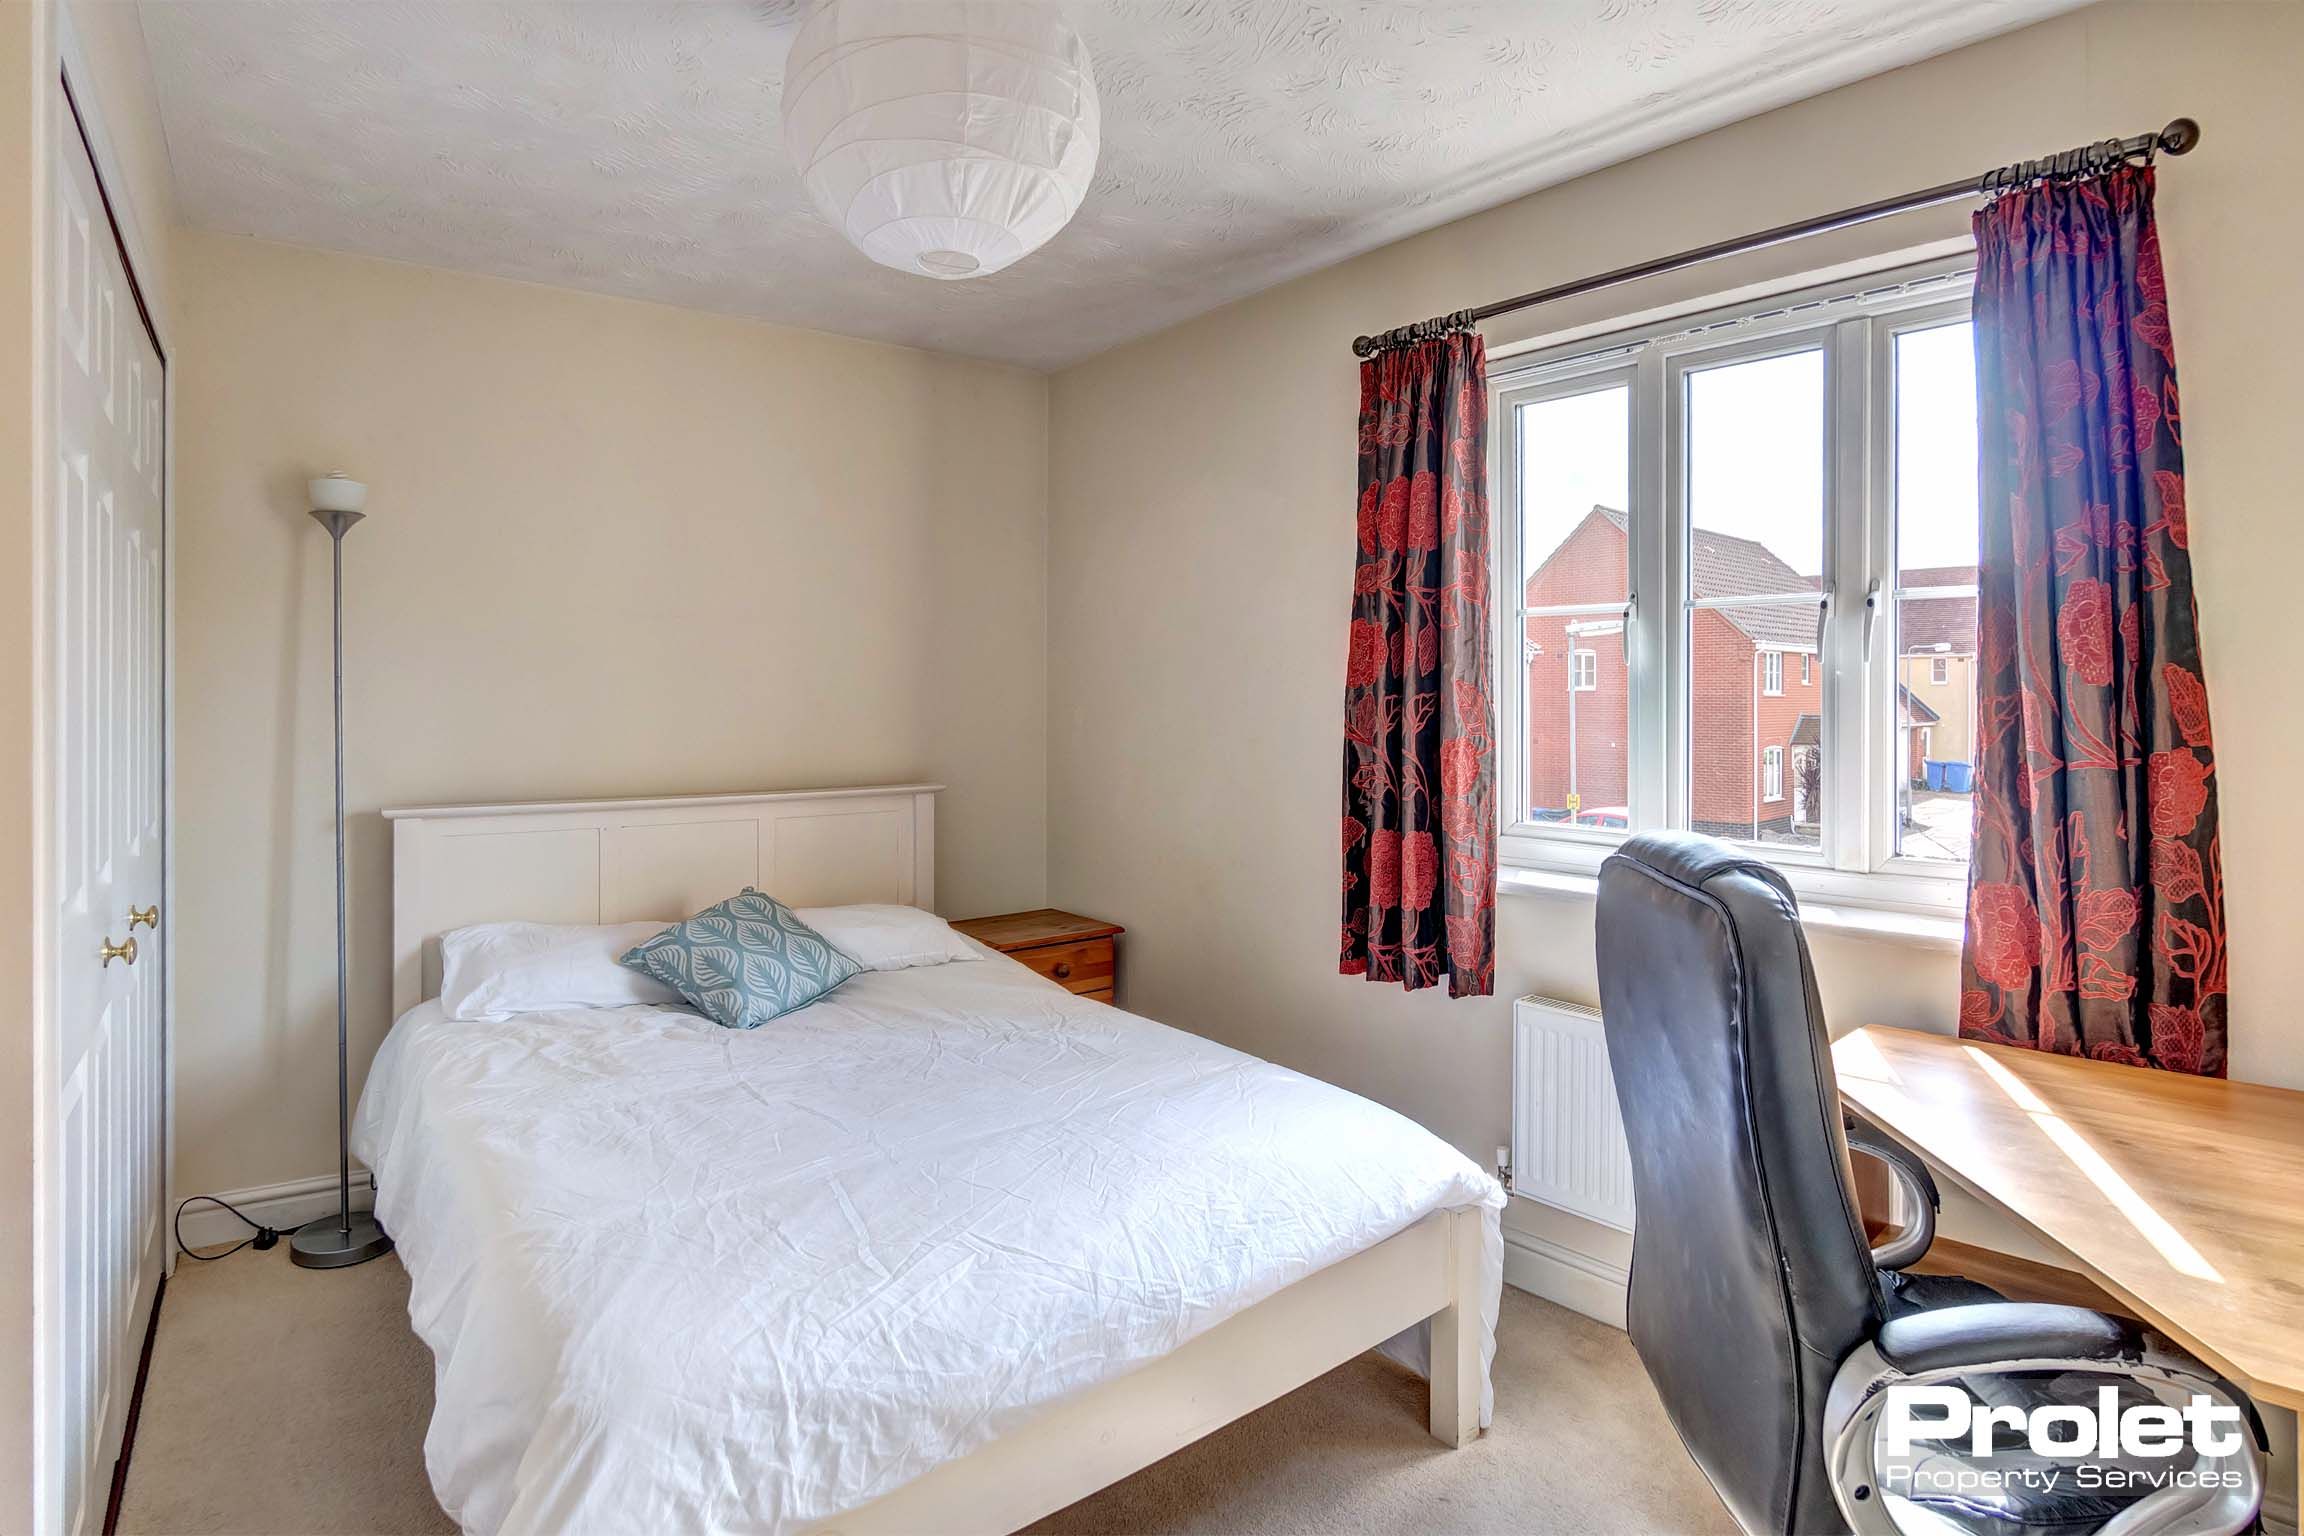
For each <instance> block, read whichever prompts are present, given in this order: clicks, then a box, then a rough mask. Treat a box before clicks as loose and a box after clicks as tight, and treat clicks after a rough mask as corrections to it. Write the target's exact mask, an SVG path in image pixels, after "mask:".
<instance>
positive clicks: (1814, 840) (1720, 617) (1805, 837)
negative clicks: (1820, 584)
mask: <svg viewBox="0 0 2304 1536" xmlns="http://www.w3.org/2000/svg"><path fill="white" fill-rule="evenodd" d="M1815 644H1816V604H1815V603H1814V602H1813V601H1803V602H1792V603H1761V604H1751V605H1742V606H1737V607H1731V608H1697V609H1693V610H1691V611H1690V613H1689V615H1688V651H1689V699H1688V725H1689V731H1688V741H1689V775H1688V819H1689V822H1690V824H1691V825H1692V826H1693V827H1694V828H1695V830H1697V831H1699V832H1708V833H1710V834H1711V835H1712V836H1714V837H1732V838H1738V839H1743V840H1746V841H1752V842H1762V843H1778V844H1789V845H1791V846H1795V847H1803V848H1814V847H1817V846H1819V845H1820V844H1821V842H1822V841H1823V821H1824V688H1823V681H1824V676H1823V669H1822V668H1821V667H1812V668H1810V669H1808V671H1807V673H1806V678H1805V680H1803V674H1802V669H1801V667H1800V664H1799V660H1800V653H1801V652H1804V651H1812V650H1813V649H1814V647H1815Z"/></svg>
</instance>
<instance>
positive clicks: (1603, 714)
mask: <svg viewBox="0 0 2304 1536" xmlns="http://www.w3.org/2000/svg"><path fill="white" fill-rule="evenodd" d="M1528 652H1529V655H1528V675H1527V682H1528V805H1527V809H1528V819H1529V820H1530V821H1556V822H1567V823H1571V824H1573V825H1576V826H1581V827H1608V828H1616V827H1623V826H1627V825H1629V824H1630V820H1631V812H1630V811H1629V809H1628V808H1627V806H1628V801H1629V798H1630V796H1629V791H1628V789H1627V774H1626V769H1627V761H1628V754H1627V753H1626V750H1625V743H1626V740H1627V732H1626V725H1627V720H1628V712H1629V707H1630V702H1631V690H1630V688H1629V687H1628V686H1627V685H1628V682H1629V679H1628V678H1627V677H1626V675H1625V670H1624V621H1623V620H1621V619H1609V618H1605V617H1594V616H1592V615H1590V614H1583V615H1576V614H1550V615H1543V614H1539V615H1534V616H1531V617H1530V618H1529V620H1528ZM1579 673H1580V674H1581V675H1579Z"/></svg>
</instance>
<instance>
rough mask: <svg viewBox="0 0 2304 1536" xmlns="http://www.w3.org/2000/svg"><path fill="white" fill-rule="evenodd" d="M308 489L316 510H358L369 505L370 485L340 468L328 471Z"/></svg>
mask: <svg viewBox="0 0 2304 1536" xmlns="http://www.w3.org/2000/svg"><path fill="white" fill-rule="evenodd" d="M306 489H308V490H309V491H310V492H311V494H312V510H313V511H315V512H358V511H359V510H361V509H362V508H363V507H365V506H367V505H368V487H366V486H365V485H362V484H361V483H360V482H359V481H357V480H355V479H353V478H352V477H351V476H350V475H347V474H346V473H344V471H342V470H340V469H332V470H330V471H328V473H326V474H324V475H322V476H320V477H319V478H318V479H317V480H314V481H312V482H311V483H310V484H309V485H308V486H307V487H306Z"/></svg>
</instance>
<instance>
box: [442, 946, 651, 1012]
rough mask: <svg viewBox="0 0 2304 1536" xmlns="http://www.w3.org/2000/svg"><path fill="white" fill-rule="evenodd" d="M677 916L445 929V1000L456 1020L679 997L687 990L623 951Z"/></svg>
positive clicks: (621, 1005)
mask: <svg viewBox="0 0 2304 1536" xmlns="http://www.w3.org/2000/svg"><path fill="white" fill-rule="evenodd" d="M671 926H672V925H671V924H670V923H611V924H609V925H608V926H606V927H602V928H593V927H582V926H576V925H571V924H561V923H480V924H477V925H476V926H474V927H470V928H456V929H451V930H450V931H449V932H447V933H444V934H442V935H440V1006H441V1008H442V1009H443V1010H445V1011H446V1013H447V1015H448V1017H450V1018H452V1019H508V1018H510V1017H511V1016H512V1015H514V1014H516V1013H542V1012H545V1011H547V1010H549V1009H554V1008H626V1007H630V1006H631V1005H632V1004H634V1003H659V1004H661V1003H678V1002H679V1001H680V994H679V993H677V992H675V991H673V990H672V989H671V988H670V987H668V986H666V985H664V983H662V982H660V981H658V980H657V979H656V978H655V977H653V976H650V975H648V974H646V973H645V972H641V971H635V970H632V969H629V968H628V967H625V966H621V965H618V964H617V963H616V957H617V956H618V955H621V954H623V953H624V952H625V951H626V950H628V949H630V948H631V947H632V946H633V945H635V944H638V943H640V942H641V941H642V940H645V939H652V938H654V937H656V935H658V934H659V933H662V932H663V931H664V930H665V929H667V928H669V927H671Z"/></svg>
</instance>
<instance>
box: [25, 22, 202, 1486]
mask: <svg viewBox="0 0 2304 1536" xmlns="http://www.w3.org/2000/svg"><path fill="white" fill-rule="evenodd" d="M51 16H52V18H53V22H54V33H53V39H54V50H53V53H52V54H51V56H50V59H49V64H50V65H51V66H53V68H52V69H50V70H49V71H48V72H47V73H48V81H49V84H48V89H50V90H53V91H56V92H58V93H59V95H60V97H61V105H62V111H61V112H60V113H59V114H57V115H55V116H52V117H50V118H49V121H50V122H51V123H54V124H56V125H57V126H56V131H57V132H60V133H68V132H70V131H71V130H72V127H73V125H75V124H76V125H77V127H78V129H79V134H80V138H81V142H82V143H83V144H84V146H85V147H86V149H87V153H88V160H89V164H90V165H91V166H92V167H93V168H94V170H95V173H96V180H97V185H98V189H99V191H100V193H101V195H102V198H103V201H104V205H105V212H106V214H107V215H108V220H109V224H110V227H111V230H112V233H113V235H114V236H115V238H116V239H117V241H118V245H119V250H120V257H121V264H122V266H123V267H124V268H125V269H126V271H127V274H128V282H129V286H130V288H131V290H132V291H133V292H134V294H135V297H136V300H137V310H138V323H140V324H142V325H143V326H144V327H145V328H146V330H147V331H148V332H149V333H150V336H151V339H152V344H153V349H154V350H155V351H156V352H157V353H158V354H159V357H160V364H161V370H160V372H161V391H162V393H161V478H160V546H161V571H160V608H161V615H160V637H159V639H160V743H159V745H160V801H161V824H162V832H161V841H160V861H161V882H160V885H161V911H162V921H164V922H173V920H174V919H175V918H176V916H177V913H178V910H179V908H178V903H177V880H176V871H177V861H176V812H177V806H176V703H177V700H176V544H177V540H176V538H175V528H174V522H175V509H176V431H175V421H176V409H177V393H176V375H177V372H178V367H177V364H178V356H177V353H176V349H175V346H174V344H173V339H172V335H171V332H172V321H171V317H170V315H169V314H168V312H167V309H166V306H165V302H164V300H163V298H162V296H161V295H159V294H156V293H155V292H154V291H153V290H152V289H151V288H150V287H149V286H148V285H147V284H146V282H145V280H144V274H147V273H152V272H156V271H157V270H158V267H157V266H156V265H155V263H154V260H153V256H152V245H151V241H150V238H149V236H148V235H147V234H146V232H145V231H146V229H147V228H148V227H149V226H148V225H147V224H146V222H145V216H144V211H142V210H139V209H138V208H137V207H136V206H135V205H134V203H133V201H132V200H131V197H130V192H129V182H128V178H127V176H126V175H125V173H124V169H123V163H122V161H121V158H120V155H119V153H118V150H117V148H116V147H115V146H116V143H117V140H116V139H115V138H114V136H113V135H112V133H111V131H110V129H109V126H108V119H107V114H106V110H105V107H104V103H103V100H102V95H101V91H100V89H99V86H98V80H99V75H98V72H97V71H96V69H95V68H94V67H93V65H92V64H91V62H90V59H89V56H88V53H87V51H86V48H85V47H84V45H83V44H82V43H81V40H80V37H79V34H78V32H77V30H76V28H75V26H74V22H73V15H72V11H71V8H70V7H69V6H68V5H64V4H59V5H57V6H56V7H55V9H54V10H53V11H52V12H51ZM69 147H70V146H69V143H68V142H65V143H47V144H45V145H44V146H43V147H42V149H41V151H40V156H39V158H40V160H41V165H40V174H41V175H42V176H43V177H48V176H53V175H55V174H56V171H57V167H58V165H59V164H60V161H61V157H62V156H63V155H64V154H65V153H66V152H67V151H68V150H69ZM43 185H45V183H43ZM39 206H40V207H41V209H42V210H43V213H45V210H46V208H47V206H48V196H47V194H46V193H45V192H44V193H43V194H42V196H41V198H40V203H39ZM151 213H152V215H153V216H155V217H157V216H159V215H160V210H151ZM39 238H40V239H41V241H42V251H43V255H42V261H43V263H45V262H46V260H47V257H46V254H45V253H46V250H47V248H48V242H50V241H51V240H52V239H53V232H52V231H51V230H47V229H45V228H43V229H42V231H41V232H40V236H39ZM43 270H44V271H45V267H44V268H43ZM41 288H42V294H43V297H42V299H41V302H40V305H39V316H38V335H37V340H36V344H37V347H38V349H39V351H38V356H39V359H40V366H39V384H38V394H39V398H40V399H41V401H42V402H43V403H42V410H41V421H40V423H39V425H38V427H37V429H36V430H37V433H38V439H39V450H38V454H37V458H38V460H39V462H40V463H41V464H42V465H45V464H46V463H47V461H48V460H49V459H50V458H51V457H52V456H53V454H54V451H55V446H54V441H53V436H52V434H53V432H54V430H55V419H56V417H55V412H56V407H57V381H56V379H55V378H54V376H53V373H52V363H51V358H52V351H53V348H54V346H55V342H56V337H55V316H54V305H53V300H52V297H51V296H50V294H49V291H48V289H49V280H48V279H47V278H46V277H45V276H44V277H43V279H42V282H41ZM41 483H42V500H43V504H44V505H43V510H44V511H45V502H46V500H47V498H48V497H49V496H52V495H53V487H52V486H50V485H48V484H47V483H46V479H45V476H43V480H42V482H41ZM37 527H38V529H39V532H38V533H37V534H36V543H35V558H36V560H37V561H38V563H39V566H40V569H41V571H42V572H43V573H45V572H46V571H47V570H48V568H49V566H50V563H51V562H52V561H53V559H54V551H53V549H52V548H51V547H50V545H49V541H48V536H47V518H46V517H45V515H43V517H42V518H41V519H40V520H39V522H38V524H37ZM39 579H40V582H41V585H42V590H44V589H45V583H46V581H47V577H46V575H45V574H43V575H42V576H41V577H40V578H39ZM51 622H52V615H50V614H49V613H48V612H47V611H46V610H45V606H44V605H43V607H42V609H41V611H40V612H39V614H38V617H37V623H36V629H37V633H38V641H37V643H38V646H39V655H40V657H41V662H40V666H39V668H38V669H37V671H36V676H35V680H34V697H35V699H36V701H37V702H36V720H37V727H36V729H37V739H36V741H35V743H34V748H35V753H36V761H38V762H40V763H42V764H46V763H47V762H48V761H49V756H50V753H51V752H52V751H53V748H54V742H53V737H52V733H53V719H54V716H53V712H54V710H55V707H56V699H55V696H54V690H53V688H52V686H51V683H50V679H49V677H48V676H47V671H46V669H47V667H48V665H49V664H50V663H49V661H48V660H47V658H48V656H49V650H48V647H49V645H50V643H51V639H52V637H51V636H50V635H49V633H48V625H49V624H50V623H51ZM41 772H42V777H41V778H40V779H39V780H37V781H36V782H38V783H40V784H41V785H42V786H43V787H42V789H41V791H40V805H39V808H38V815H39V821H40V825H39V829H38V835H37V839H36V841H35V845H34V847H35V851H34V889H35V902H36V904H35V909H34V910H35V912H36V914H38V916H37V917H36V923H37V924H38V927H39V929H40V931H39V932H38V933H37V934H36V935H35V943H36V945H37V946H38V952H39V954H40V956H41V959H40V960H39V962H38V964H39V965H40V967H41V970H42V983H41V985H40V988H39V996H38V1002H37V1004H36V1007H35V1012H34V1017H33V1021H32V1022H33V1026H34V1039H35V1051H36V1057H37V1063H38V1070H37V1071H36V1073H35V1083H36V1086H35V1089H34V1092H35V1095H36V1097H35V1107H36V1116H35V1120H36V1125H37V1127H38V1129H37V1132H36V1135H37V1137H38V1141H37V1146H38V1147H39V1149H40V1155H41V1156H42V1157H43V1159H44V1158H45V1154H46V1152H47V1149H48V1144H47V1137H48V1135H49V1133H50V1127H51V1126H52V1125H53V1121H54V1116H55V1113H56V1110H57V1105H56V1101H55V1094H54V1092H53V1088H52V1085H51V1084H50V1082H49V1078H50V1077H51V1076H52V1073H51V1072H50V1070H49V1061H50V1055H49V1053H50V1052H51V1050H52V1049H53V1046H54V1042H55V1040H56V1030H57V1028H58V1027H59V1023H60V1021H59V1019H58V1018H57V1017H56V1013H55V1008H56V995H57V981H58V978H57V976H56V975H55V973H54V971H55V966H56V964H57V960H56V957H55V955H54V954H53V945H52V944H51V943H50V942H49V940H48V937H47V933H46V928H47V922H48V918H47V914H48V913H49V912H50V911H51V910H53V906H54V901H55V895H56V881H57V865H56V857H55V849H54V836H55V832H54V817H53V797H54V786H53V784H50V783H48V782H47V780H46V777H45V775H46V770H45V768H43V769H42V770H41ZM173 950H174V944H173V942H171V943H169V944H167V945H163V946H161V950H160V953H161V959H162V961H163V969H162V975H161V989H160V996H161V1004H160V1006H161V1041H160V1049H161V1063H162V1072H161V1099H160V1116H161V1132H160V1145H161V1168H160V1174H159V1198H160V1201H161V1210H162V1213H163V1215H165V1213H166V1212H167V1211H169V1210H173V1209H174V1208H175V1205H176V1202H177V1200H178V1198H179V1197H178V1195H177V1191H176V974H177V967H176V966H175V965H174V964H173V961H172V952H173ZM53 1182H54V1181H53V1177H52V1170H49V1169H47V1168H46V1167H43V1168H42V1169H41V1171H40V1173H39V1176H38V1177H37V1178H36V1179H35V1181H34V1185H33V1201H34V1209H33V1212H32V1216H33V1223H32V1228H33V1232H34V1234H35V1242H36V1245H37V1252H38V1255H39V1257H38V1262H37V1269H36V1272H37V1279H36V1281H35V1296H36V1298H37V1299H36V1303H35V1304H36V1305H37V1306H39V1307H41V1308H42V1309H43V1313H44V1315H45V1309H46V1308H47V1307H48V1306H49V1305H50V1304H51V1298H50V1297H49V1295H48V1289H47V1288H48V1284H49V1279H50V1255H51V1254H52V1252H53V1242H54V1238H53V1232H54V1225H55V1222H56V1220H57V1219H58V1216H59V1213H58V1212H56V1211H55V1210H54V1209H53V1208H52V1203H53V1202H52V1195H53V1193H54V1190H53ZM162 1254H163V1258H162V1261H161V1270H160V1273H161V1284H162V1286H163V1287H164V1286H165V1285H166V1281H167V1278H168V1277H169V1276H171V1275H173V1274H174V1273H175V1269H176V1258H177V1255H176V1250H175V1244H174V1242H173V1240H172V1239H168V1238H165V1237H164V1238H163V1244H162ZM158 1307H159V1295H158V1293H156V1294H155V1296H154V1298H153V1302H152V1308H153V1312H152V1314H151V1315H150V1316H147V1317H146V1318H145V1319H143V1323H144V1327H145V1329H146V1330H147V1331H148V1330H149V1329H150V1327H151V1326H152V1323H153V1321H154V1320H155V1318H156V1317H157V1313H158ZM36 1351H38V1357H37V1358H36V1359H35V1361H34V1370H33V1381H32V1390H33V1393H34V1400H33V1401H34V1413H33V1430H34V1441H35V1444H34V1447H33V1454H34V1458H35V1460H34V1494H33V1497H34V1499H35V1501H36V1502H35V1505H34V1509H33V1517H34V1520H35V1523H36V1524H35V1528H36V1529H38V1528H42V1527H44V1526H45V1524H46V1523H47V1522H49V1521H51V1520H53V1518H54V1517H55V1516H56V1514H57V1513H58V1508H57V1505H56V1503H55V1499H56V1497H57V1495H58V1492H59V1490H56V1489H54V1488H52V1487H48V1486H47V1485H46V1484H47V1481H48V1479H49V1478H50V1477H51V1476H52V1474H53V1472H54V1470H55V1468H54V1467H53V1465H52V1463H51V1461H50V1456H51V1453H52V1450H53V1446H54V1438H53V1437H54V1435H55V1433H56V1432H57V1429H58V1426H57V1425H55V1424H54V1423H52V1422H51V1421H50V1414H51V1413H52V1411H53V1408H54V1405H53V1404H52V1403H50V1402H48V1401H47V1400H46V1398H45V1390H46V1387H47V1385H48V1383H49V1381H50V1374H49V1370H48V1365H47V1356H46V1353H45V1346H44V1345H36ZM129 1390H131V1391H133V1390H134V1383H130V1384H129ZM122 1450H123V1452H124V1451H125V1450H126V1444H125V1443H124V1444H123V1447H122ZM112 1470H113V1469H111V1468H107V1469H103V1472H101V1473H99V1475H98V1480H97V1481H96V1482H95V1483H93V1484H92V1485H91V1488H90V1498H91V1503H92V1505H93V1506H94V1507H93V1508H92V1509H91V1510H90V1511H89V1513H90V1514H91V1515H93V1516H94V1517H95V1519H94V1521H93V1522H90V1523H89V1528H90V1529H91V1530H94V1529H100V1528H101V1522H102V1520H103V1518H104V1515H105V1514H106V1512H107V1509H108V1506H107V1504H106V1503H105V1502H104V1501H106V1500H108V1498H109V1496H110V1494H111V1492H112V1489H111V1487H110V1486H109V1485H108V1483H106V1482H105V1481H104V1480H103V1477H104V1473H108V1472H111V1471H112Z"/></svg>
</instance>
